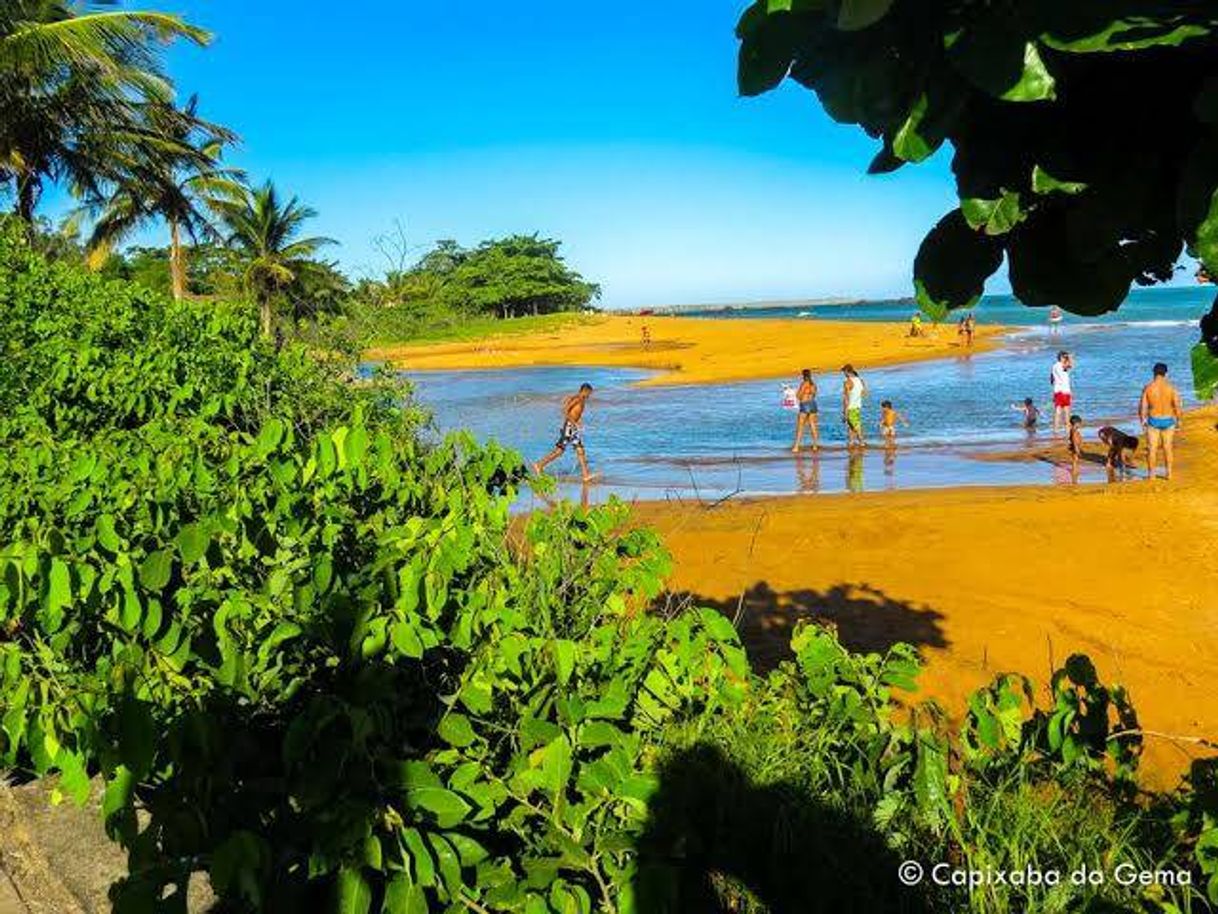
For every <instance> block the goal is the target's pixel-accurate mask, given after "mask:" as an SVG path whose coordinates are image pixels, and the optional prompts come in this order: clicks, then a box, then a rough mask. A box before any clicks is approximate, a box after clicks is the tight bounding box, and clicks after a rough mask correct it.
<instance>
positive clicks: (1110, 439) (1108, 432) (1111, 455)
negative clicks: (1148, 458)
mask: <svg viewBox="0 0 1218 914" xmlns="http://www.w3.org/2000/svg"><path fill="white" fill-rule="evenodd" d="M1096 434H1097V437H1098V438H1099V439H1100V441H1102V442H1104V444H1106V445H1108V457H1107V459H1106V460H1105V461H1104V466H1105V467H1107V468H1108V469H1110V470H1124V469H1125V468H1126V467H1127V466H1130V457H1132V456H1133V452H1134V451H1136V450H1137V449H1138V439H1137V436H1135V435H1130V434H1128V433H1127V432H1123V431H1121V430H1120V429H1119V428H1116V427H1115V426H1111V425H1105V426H1104V427H1103V428H1101V429H1100V430H1099V432H1097V433H1096ZM1126 452H1128V454H1129V456H1128V457H1127V456H1126Z"/></svg>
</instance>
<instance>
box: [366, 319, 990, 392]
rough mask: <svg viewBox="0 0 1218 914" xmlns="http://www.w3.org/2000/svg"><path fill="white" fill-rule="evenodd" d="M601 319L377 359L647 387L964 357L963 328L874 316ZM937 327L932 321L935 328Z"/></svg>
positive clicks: (983, 341) (980, 335)
mask: <svg viewBox="0 0 1218 914" xmlns="http://www.w3.org/2000/svg"><path fill="white" fill-rule="evenodd" d="M645 320H646V323H647V327H648V329H649V331H650V334H651V343H650V345H644V344H643V339H642V327H643V321H644V318H641V317H638V316H634V315H631V316H626V315H600V316H597V317H592V318H588V319H586V320H582V321H578V322H573V323H571V324H569V325H567V326H564V327H562V328H559V329H556V330H551V331H545V332H541V333H535V334H522V335H515V336H505V337H498V338H496V337H491V338H487V339H482V340H477V341H474V342H468V341H466V342H461V343H439V344H430V345H402V346H383V347H378V348H376V349H373V350H371V351H369V352H368V354H367V355H368V357H369V358H370V359H375V360H384V361H387V362H389V363H391V364H393V365H395V366H397V367H398V368H403V369H415V370H429V369H430V370H434V369H473V368H518V367H525V366H538V365H597V366H610V367H630V368H648V369H653V370H657V371H659V372H661V374H659V375H656V376H655V377H653V378H650V379H648V380H647V381H644V382H643V383H644V384H705V383H719V382H726V381H748V380H755V379H759V378H776V377H784V376H785V377H790V376H792V375H794V374H796V373H798V371H799V369H801V368H811V369H812V370H813V371H817V372H820V371H835V370H837V369H838V368H840V367H841V366H842V365H843V364H844V363H846V362H852V363H853V364H855V365H856V366H858V367H859V368H868V367H873V366H876V365H890V364H894V363H899V362H914V361H921V360H924V359H936V358H943V357H945V356H950V355H959V354H961V353H962V352H963V351H964V349H963V347H962V346H961V345H960V344H959V342H958V341H957V338H956V329H955V326H954V325H953V326H946V325H945V326H941V327H932V328H930V331H929V335H928V336H925V337H919V338H910V337H909V336H908V335H907V330H908V325H906V324H894V323H881V322H875V321H828V320H819V319H817V320H811V319H792V320H776V319H768V318H702V317H662V316H655V317H648V318H646V319H645ZM927 326H929V325H927ZM1004 329H1005V328H1001V327H988V326H983V327H978V328H977V338H976V342H975V344H974V346H973V348H972V349H971V350H970V351H971V352H985V351H987V350H989V349H993V348H995V346H996V345H997V344H998V337H999V336H1000V334H1001V333H1002V332H1003V330H1004Z"/></svg>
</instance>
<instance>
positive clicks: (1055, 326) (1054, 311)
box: [1049, 305, 1062, 336]
mask: <svg viewBox="0 0 1218 914" xmlns="http://www.w3.org/2000/svg"><path fill="white" fill-rule="evenodd" d="M1061 323H1062V309H1061V308H1059V307H1057V305H1054V306H1053V307H1052V308H1050V309H1049V333H1051V334H1053V335H1054V336H1056V335H1057V333H1058V331H1059V330H1060V329H1061Z"/></svg>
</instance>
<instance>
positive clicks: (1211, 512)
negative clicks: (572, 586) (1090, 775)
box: [638, 407, 1218, 786]
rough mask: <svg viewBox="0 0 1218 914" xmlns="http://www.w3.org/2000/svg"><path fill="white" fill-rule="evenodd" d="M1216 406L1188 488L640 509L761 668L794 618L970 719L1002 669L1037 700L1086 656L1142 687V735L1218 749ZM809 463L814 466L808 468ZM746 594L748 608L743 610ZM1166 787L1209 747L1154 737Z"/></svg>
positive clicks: (1184, 450)
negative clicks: (914, 674)
mask: <svg viewBox="0 0 1218 914" xmlns="http://www.w3.org/2000/svg"><path fill="white" fill-rule="evenodd" d="M1216 419H1218V409H1216V408H1213V407H1210V408H1207V409H1204V410H1200V411H1198V412H1196V413H1194V414H1193V415H1191V416H1190V417H1189V419H1188V421H1187V423H1186V426H1185V430H1184V433H1183V434H1182V435H1181V436H1180V439H1179V440H1180V444H1181V452H1180V453H1179V454H1178V458H1179V464H1178V466H1177V479H1176V480H1175V481H1174V482H1172V483H1166V482H1157V483H1147V482H1144V481H1141V480H1138V481H1130V482H1125V483H1121V484H1117V485H1111V486H1086V487H1079V488H1069V487H1063V488H990V489H957V490H952V491H942V490H938V491H921V492H919V491H910V492H897V493H877V494H868V495H833V496H816V497H803V498H800V497H792V498H783V499H773V500H759V501H751V502H749V501H740V502H728V503H726V504H723V505H721V506H719V507H718V508H714V509H709V508H705V507H700V506H697V505H685V506H674V505H672V504H659V503H654V504H645V505H640V506H639V508H638V513H639V515H640V516H641V518H642V519H643V520H645V521H647V522H649V523H651V524H653V525H654V526H655V527H656V528H657V529H658V530H660V531H661V532H662V533H663V534H664V537H665V540H666V542H667V543H668V545H669V547H670V548H671V549H672V551H673V553H674V555H675V558H676V570H675V573H674V576H673V579H672V582H671V583H672V586H673V588H674V589H676V590H679V591H687V592H690V593H692V594H696V595H697V598H698V599H699V600H700V601H701V602H702V603H703V604H704V605H714V606H719V607H722V608H723V609H724V610H725V611H726V612H728V614H729V615H733V616H734V615H735V614H736V612H737V609H738V607H742V608H743V611H742V615H741V630H742V634H743V636H744V638H745V641H746V643H747V644H748V645H749V648H750V651H751V652H752V654H753V656H754V658H755V660H757V661H760V662H761V663H762V664H763V665H764V664H765V663H772V662H774V660H775V659H777V658H778V657H780V656H782V655H783V653H784V652H785V650H786V643H787V639H788V635H789V632H790V629H791V627H792V626H793V624H794V623H795V621H796V620H798V619H800V618H805V617H813V618H818V619H822V620H826V621H830V622H832V623H834V624H835V625H836V626H837V628H838V632H839V635H840V636H841V638H842V640H843V641H844V642H845V643H846V644H847V645H850V646H852V647H855V648H860V649H883V648H884V647H886V646H887V645H889V644H891V643H893V642H894V641H898V640H900V641H909V642H912V643H914V644H916V645H918V646H919V648H920V649H921V651H922V653H923V655H924V657H925V658H926V660H927V669H926V671H925V673H924V674H923V677H922V679H921V683H922V693H923V694H925V695H930V696H935V697H937V698H939V699H941V700H943V701H944V702H945V703H946V705H947V707H948V708H949V710H952V711H953V712H955V711H959V710H960V709H961V708H962V707H963V698H964V697H965V696H966V695H967V694H968V693H969V692H970V691H971V690H973V689H974V688H976V687H978V686H980V685H982V684H984V683H986V682H987V681H988V680H989V679H991V678H992V676H993V675H994V674H995V673H998V672H1004V671H1011V670H1014V671H1018V672H1022V673H1025V674H1027V675H1029V676H1032V677H1033V679H1034V680H1035V681H1036V682H1037V684H1038V686H1040V687H1042V688H1043V687H1044V686H1045V683H1046V682H1047V680H1048V673H1049V670H1050V663H1051V662H1056V663H1057V664H1058V665H1060V664H1061V662H1062V661H1063V660H1064V659H1065V658H1066V657H1067V656H1068V655H1069V654H1071V653H1073V652H1076V651H1082V652H1085V653H1087V654H1089V655H1090V656H1091V657H1092V659H1093V660H1094V661H1095V662H1096V665H1097V667H1098V668H1099V671H1100V675H1101V677H1102V678H1103V679H1104V680H1105V681H1109V682H1120V683H1122V684H1124V685H1125V686H1127V687H1128V689H1129V690H1130V694H1131V697H1132V699H1133V702H1134V705H1135V707H1136V708H1137V710H1138V712H1139V716H1140V719H1141V724H1142V726H1143V727H1144V728H1146V729H1147V730H1154V731H1160V732H1162V733H1166V734H1173V735H1177V736H1181V737H1186V738H1189V739H1192V740H1197V739H1205V740H1209V741H1212V742H1218V701H1215V700H1214V695H1215V686H1214V679H1213V677H1214V672H1215V670H1218V553H1216V551H1215V545H1216V544H1218V488H1216V487H1215V480H1218V426H1216V425H1215V420H1216ZM808 459H810V458H808ZM742 594H743V601H741V596H742ZM1146 742H1147V748H1146V756H1145V762H1144V767H1145V770H1146V771H1147V773H1148V774H1149V775H1150V778H1151V780H1152V782H1155V783H1158V784H1160V785H1163V786H1167V785H1169V784H1171V783H1173V782H1174V780H1175V778H1176V777H1177V776H1178V775H1179V774H1180V773H1181V771H1182V770H1183V768H1184V767H1185V764H1186V762H1187V760H1188V758H1189V757H1190V756H1192V755H1196V754H1204V753H1206V752H1209V751H1212V748H1213V747H1211V748H1209V749H1207V747H1205V746H1204V745H1202V744H1199V743H1197V742H1187V741H1177V740H1172V739H1168V738H1166V737H1150V738H1148V739H1147V741H1146Z"/></svg>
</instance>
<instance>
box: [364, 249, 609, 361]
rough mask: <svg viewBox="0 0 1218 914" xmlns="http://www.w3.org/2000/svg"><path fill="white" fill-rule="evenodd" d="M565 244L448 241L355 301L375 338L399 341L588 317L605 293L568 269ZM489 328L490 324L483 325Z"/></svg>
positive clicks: (367, 289) (368, 287) (366, 286)
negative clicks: (532, 320) (520, 321)
mask: <svg viewBox="0 0 1218 914" xmlns="http://www.w3.org/2000/svg"><path fill="white" fill-rule="evenodd" d="M559 247H560V244H559V242H557V241H551V240H548V239H544V238H538V237H537V236H536V235H513V236H511V237H508V238H501V239H495V240H491V241H485V242H483V243H482V244H480V245H479V246H478V247H476V248H474V249H472V250H467V249H465V248H462V247H461V246H460V245H458V244H457V243H456V242H455V241H441V242H439V243H438V244H437V245H436V246H435V247H434V248H433V249H432V250H431V251H429V252H428V253H427V254H425V255H424V256H423V257H422V258H420V259H419V261H418V262H417V263H416V264H415V265H414V266H413V267H410V268H409V269H405V270H397V271H391V272H390V273H389V274H388V275H387V276H386V278H385V280H384V282H365V283H362V284H361V285H360V287H359V288H357V289H356V292H355V298H356V299H357V300H360V301H361V302H362V303H363V304H362V306H361V307H359V308H358V309H357V310H358V312H359V313H358V314H357V317H358V319H359V322H360V323H361V324H363V325H364V326H365V327H366V328H367V330H366V333H367V335H368V336H369V337H371V338H374V339H376V340H378V341H385V342H388V341H395V340H404V339H412V338H420V337H428V336H433V335H435V333H436V332H437V331H439V330H443V329H444V328H453V330H454V331H455V332H458V333H461V332H462V331H461V330H460V329H459V328H462V327H465V326H467V325H471V324H478V322H479V321H480V319H484V318H497V319H502V320H505V321H506V320H511V319H514V318H521V317H525V316H534V317H536V316H544V315H553V314H562V313H566V312H571V311H579V310H582V309H584V308H586V307H588V305H589V304H590V303H591V302H592V301H593V300H594V299H596V298H598V297H599V296H600V287H599V286H597V285H595V284H593V283H589V282H586V281H584V279H583V278H582V277H581V276H580V275H579V274H578V273H576V272H575V271H574V270H572V269H571V268H570V267H568V266H567V265H566V264H565V263H564V262H563V259H562V257H561V256H560V255H559ZM482 323H485V321H482Z"/></svg>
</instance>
